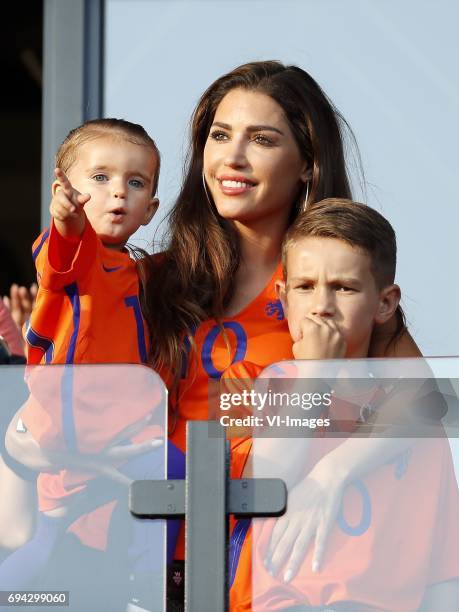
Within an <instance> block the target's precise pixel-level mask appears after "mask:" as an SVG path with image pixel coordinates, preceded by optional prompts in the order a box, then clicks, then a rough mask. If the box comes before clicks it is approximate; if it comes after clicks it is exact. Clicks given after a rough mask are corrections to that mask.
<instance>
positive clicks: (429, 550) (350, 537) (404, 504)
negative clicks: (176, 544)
mask: <svg viewBox="0 0 459 612" xmlns="http://www.w3.org/2000/svg"><path fill="white" fill-rule="evenodd" d="M286 366H287V369H286V371H285V372H283V376H287V377H289V378H291V379H293V378H295V371H294V368H295V366H294V364H286ZM283 367H284V366H283ZM292 368H293V369H292ZM257 370H258V373H260V371H261V368H257V366H256V365H254V364H249V363H240V364H235V365H234V366H232V367H231V368H230V369H229V370H228V371H227V372H225V375H224V376H225V377H231V378H237V377H238V376H241V377H242V378H245V379H249V378H251V379H253V378H254V377H255V376H256V375H257ZM273 372H274V370H273V369H271V370H270V371H268V372H266V373H265V376H268V375H270V376H273V375H274V376H275V373H274V374H273ZM281 376H282V374H281ZM262 377H264V375H263V374H262ZM288 382H290V381H287V385H288ZM226 390H227V388H225V391H226ZM283 390H284V391H286V389H283ZM237 391H238V390H237V389H236V392H237ZM384 398H385V391H384V389H383V388H382V387H381V386H376V387H375V388H374V389H373V390H371V389H369V390H368V391H367V392H365V393H364V394H358V395H357V394H356V395H355V397H353V398H352V399H349V398H347V399H345V400H344V399H340V398H339V396H334V398H333V401H332V404H331V406H330V408H329V409H327V414H326V415H324V416H328V417H330V420H331V422H332V424H333V425H335V426H338V430H339V431H342V432H343V437H345V436H346V435H347V434H346V433H345V432H346V431H348V432H349V431H351V430H352V429H355V426H356V425H357V423H356V421H357V420H358V419H359V417H361V410H360V407H361V406H368V405H373V406H375V407H377V406H379V405H383V403H384ZM285 414H286V412H285V411H284V415H285ZM352 423H354V426H352V427H351V424H352ZM331 430H332V431H333V430H334V427H332V428H331ZM343 441H344V440H343V438H342V437H341V438H336V437H326V434H324V432H323V431H320V432H318V433H317V436H316V437H315V438H312V439H311V440H310V441H309V444H308V447H307V457H306V458H305V463H306V465H305V474H307V473H308V472H309V471H310V470H311V469H312V467H313V466H314V465H315V464H316V463H317V462H318V461H319V460H320V459H321V458H322V457H324V456H326V455H327V454H329V453H330V452H332V451H333V450H334V449H335V448H336V447H337V446H339V445H340V444H342V443H343ZM408 442H409V444H408V445H407V446H408V448H407V449H406V450H405V451H404V452H403V453H401V454H400V455H398V456H396V457H394V458H393V459H392V460H391V461H389V462H388V463H387V464H386V465H384V466H382V467H380V468H378V469H376V470H374V471H373V472H372V473H371V474H369V475H368V476H365V477H362V478H361V479H357V480H356V481H354V482H353V483H351V484H350V485H349V486H348V487H347V489H346V490H345V493H344V496H343V500H342V505H341V508H340V509H339V511H338V516H337V519H336V523H335V526H334V527H333V529H332V531H331V534H330V536H329V538H328V540H327V543H326V548H325V550H326V552H325V556H324V559H323V562H322V567H321V569H320V571H319V572H318V573H314V572H312V553H313V546H314V541H312V542H311V543H310V544H309V547H308V548H307V550H306V552H305V555H304V561H303V562H302V564H301V566H300V569H299V570H298V572H297V574H296V576H295V577H294V579H293V580H291V582H289V583H288V584H286V583H284V582H283V579H282V577H283V573H284V572H285V569H286V568H285V566H283V567H282V568H280V571H279V572H278V575H276V576H272V575H270V573H269V571H268V569H267V568H266V567H265V563H264V562H265V557H266V553H267V550H268V547H269V543H270V539H271V535H272V532H273V527H274V525H275V522H276V519H266V520H263V519H260V520H257V521H255V522H254V523H253V528H251V522H250V521H249V520H247V519H243V520H240V521H238V522H237V523H236V524H235V526H234V528H233V531H232V539H231V549H230V584H231V587H232V588H231V591H230V594H231V605H230V610H231V612H242V611H244V612H246V611H249V610H253V611H254V612H256V611H259V612H267V611H271V610H284V609H287V608H289V607H292V606H299V605H309V606H327V605H331V606H333V602H346V601H347V602H358V603H359V604H361V605H362V606H363V607H364V609H372V610H373V609H374V610H387V611H391V612H399V611H402V610H403V611H409V610H416V609H418V607H419V606H420V603H421V600H422V597H423V596H424V593H425V589H426V588H427V587H428V586H429V585H432V584H435V583H439V582H442V581H445V580H450V579H452V578H457V577H459V554H458V553H457V551H456V547H455V544H454V543H455V542H457V541H458V538H459V525H458V523H457V516H458V515H459V494H458V486H457V481H456V477H455V474H454V469H453V463H452V458H451V452H450V448H449V444H448V441H447V439H445V438H444V432H443V430H442V427H441V425H439V426H438V436H437V437H432V438H426V439H415V438H413V439H411V440H408ZM252 448H253V444H252V440H251V439H246V440H245V441H244V442H243V443H242V444H240V445H239V446H238V447H237V448H236V449H235V450H236V452H235V453H233V464H235V465H233V467H235V466H236V467H237V471H238V472H239V474H241V473H242V470H243V467H244V464H245V459H246V457H247V455H248V453H249V452H250V451H251V450H252ZM286 448H287V445H286ZM255 452H256V451H255ZM284 467H285V466H284ZM295 467H297V466H295ZM255 469H256V462H255ZM233 477H234V476H233ZM302 486H303V493H304V495H303V496H302V497H301V499H306V498H307V495H306V494H307V485H306V484H304V485H302ZM312 486H313V483H312ZM291 494H292V493H291ZM294 499H295V497H294V496H293V497H292V500H294ZM291 503H292V504H293V503H294V501H292V502H291ZM305 503H306V502H305ZM304 515H305V517H304V520H306V515H307V513H306V508H305V513H304ZM365 606H367V607H365ZM359 609H360V608H359Z"/></svg>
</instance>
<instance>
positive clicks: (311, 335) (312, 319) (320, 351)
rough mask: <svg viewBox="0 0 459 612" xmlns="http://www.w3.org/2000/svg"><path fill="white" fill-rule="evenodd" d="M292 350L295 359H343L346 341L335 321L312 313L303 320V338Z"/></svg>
mask: <svg viewBox="0 0 459 612" xmlns="http://www.w3.org/2000/svg"><path fill="white" fill-rule="evenodd" d="M292 350H293V356H294V357H295V359H341V358H342V357H344V356H345V354H346V341H345V340H344V338H343V335H342V333H341V331H340V330H339V328H338V326H337V324H336V322H335V321H333V320H332V319H328V318H326V317H319V316H317V315H312V314H311V315H307V316H306V317H305V318H304V319H303V320H302V321H301V338H300V339H299V340H298V341H297V342H295V343H294V344H293V347H292Z"/></svg>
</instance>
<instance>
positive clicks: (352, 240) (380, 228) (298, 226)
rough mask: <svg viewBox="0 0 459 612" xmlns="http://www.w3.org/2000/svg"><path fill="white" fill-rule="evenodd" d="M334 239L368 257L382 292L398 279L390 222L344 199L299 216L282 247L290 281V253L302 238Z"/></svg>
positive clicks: (329, 201) (332, 200)
mask: <svg viewBox="0 0 459 612" xmlns="http://www.w3.org/2000/svg"><path fill="white" fill-rule="evenodd" d="M308 236H311V237H318V238H335V239H337V240H342V241H343V242H346V243H347V244H349V245H351V246H352V247H356V248H359V249H361V250H362V251H364V252H365V253H367V254H368V255H369V257H370V260H371V271H372V273H373V276H374V279H375V281H376V285H377V286H378V288H379V289H381V288H383V287H386V286H388V285H391V284H392V283H393V282H394V279H395V267H396V262H397V244H396V239H395V232H394V230H393V228H392V226H391V224H390V223H389V221H387V219H385V218H384V217H383V216H382V215H381V214H380V213H378V212H377V211H376V210H374V209H373V208H370V206H367V205H366V204H360V203H359V202H353V201H352V200H346V199H341V198H327V199H325V200H321V201H320V202H317V203H316V204H312V205H310V206H308V207H307V209H306V210H305V211H304V212H302V213H300V214H299V215H298V217H297V218H296V219H295V221H294V223H293V224H292V225H291V227H290V228H289V230H288V231H287V234H286V236H285V239H284V242H283V245H282V265H283V270H284V277H285V278H287V255H288V251H289V249H290V248H291V247H292V246H293V245H294V244H296V243H297V242H298V241H299V240H301V239H302V238H306V237H308Z"/></svg>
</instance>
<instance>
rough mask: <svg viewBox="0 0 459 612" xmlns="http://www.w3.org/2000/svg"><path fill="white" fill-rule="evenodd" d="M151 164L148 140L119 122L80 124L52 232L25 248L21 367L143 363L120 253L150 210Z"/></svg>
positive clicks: (72, 136)
mask: <svg viewBox="0 0 459 612" xmlns="http://www.w3.org/2000/svg"><path fill="white" fill-rule="evenodd" d="M159 165H160V157H159V152H158V149H157V147H156V145H155V143H154V141H153V140H152V139H151V138H150V136H148V134H147V133H146V132H145V130H144V129H143V128H142V127H141V126H140V125H136V124H133V123H130V122H128V121H124V120H121V119H97V120H94V121H88V122H86V123H85V124H83V125H82V126H80V127H78V128H76V129H75V130H72V131H71V132H70V133H69V135H68V136H67V138H66V139H65V141H64V142H63V144H62V145H61V147H60V148H59V150H58V152H57V156H56V166H57V168H56V170H55V175H56V180H55V181H54V183H53V185H52V200H51V205H50V212H51V216H52V223H51V228H50V230H47V231H45V232H44V233H43V234H42V235H41V236H40V237H39V238H38V240H37V241H36V242H35V244H34V246H33V258H34V260H35V263H36V267H37V274H38V279H39V285H40V287H39V292H38V295H37V300H36V304H35V307H34V310H33V313H32V316H31V320H30V325H29V328H28V331H27V334H26V339H27V344H28V356H27V357H28V363H29V364H36V363H66V364H69V363H117V362H118V363H142V362H145V361H146V344H145V332H144V326H143V322H142V318H141V316H140V306H139V301H138V295H139V280H138V276H137V272H136V265H135V261H134V260H133V259H132V258H131V257H130V256H129V252H128V250H127V249H126V248H125V245H126V242H127V241H128V240H129V238H130V237H131V236H132V234H133V233H134V232H135V231H137V229H138V228H139V227H140V226H141V225H146V224H148V223H149V222H150V220H151V219H152V217H153V215H154V213H155V211H156V209H157V207H158V203H159V202H158V199H157V198H156V197H155V193H156V189H157V185H158V177H159ZM133 339H137V342H135V341H134V342H133Z"/></svg>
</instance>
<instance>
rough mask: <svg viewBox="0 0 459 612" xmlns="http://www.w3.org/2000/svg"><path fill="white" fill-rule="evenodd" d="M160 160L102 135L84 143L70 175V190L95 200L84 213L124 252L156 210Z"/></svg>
mask: <svg viewBox="0 0 459 612" xmlns="http://www.w3.org/2000/svg"><path fill="white" fill-rule="evenodd" d="M157 164H158V161H157V158H156V155H155V153H154V152H153V151H152V149H151V148H150V147H147V146H143V145H137V144H134V143H132V142H129V141H128V140H125V139H123V138H122V137H121V136H110V135H107V136H102V137H100V138H97V139H95V140H90V141H88V142H86V143H84V144H82V145H81V146H80V147H79V148H78V151H77V159H76V161H75V163H74V164H73V165H72V166H71V167H70V169H69V170H68V172H67V176H68V178H69V180H70V182H71V183H72V186H73V187H74V188H75V189H77V190H78V191H80V192H81V193H89V194H90V195H91V199H90V200H89V202H88V203H87V204H85V207H84V210H85V213H86V216H87V217H88V219H89V222H90V223H91V225H92V227H93V228H94V231H95V232H96V234H97V235H98V236H99V237H100V239H101V240H102V242H103V243H104V244H105V245H106V246H108V247H111V248H115V249H121V248H123V246H124V244H125V243H126V241H127V240H128V239H129V238H130V236H132V234H133V233H134V232H136V231H137V230H138V228H139V227H140V226H141V225H146V224H148V223H149V222H150V220H151V218H152V217H153V215H154V213H155V212H156V209H157V207H158V200H157V199H156V198H154V197H153V196H152V187H153V181H154V177H155V173H156V169H157Z"/></svg>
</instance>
